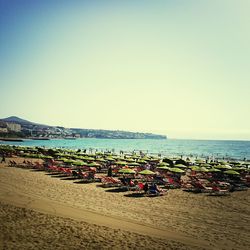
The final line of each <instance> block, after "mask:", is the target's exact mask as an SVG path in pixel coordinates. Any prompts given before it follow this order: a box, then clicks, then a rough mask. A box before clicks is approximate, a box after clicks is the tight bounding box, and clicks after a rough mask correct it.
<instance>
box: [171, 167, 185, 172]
mask: <svg viewBox="0 0 250 250" xmlns="http://www.w3.org/2000/svg"><path fill="white" fill-rule="evenodd" d="M169 171H171V172H174V173H184V172H185V171H184V170H182V169H180V168H170V169H169Z"/></svg>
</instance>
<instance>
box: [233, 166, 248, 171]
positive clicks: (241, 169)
mask: <svg viewBox="0 0 250 250" xmlns="http://www.w3.org/2000/svg"><path fill="white" fill-rule="evenodd" d="M232 170H235V171H243V170H247V168H244V167H233V168H232Z"/></svg>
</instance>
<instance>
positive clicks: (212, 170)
mask: <svg viewBox="0 0 250 250" xmlns="http://www.w3.org/2000/svg"><path fill="white" fill-rule="evenodd" d="M208 172H221V171H220V170H219V169H217V168H210V169H208Z"/></svg>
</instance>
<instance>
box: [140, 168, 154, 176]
mask: <svg viewBox="0 0 250 250" xmlns="http://www.w3.org/2000/svg"><path fill="white" fill-rule="evenodd" d="M139 174H142V175H153V174H155V172H153V171H151V170H148V169H145V170H142V171H141V172H139Z"/></svg>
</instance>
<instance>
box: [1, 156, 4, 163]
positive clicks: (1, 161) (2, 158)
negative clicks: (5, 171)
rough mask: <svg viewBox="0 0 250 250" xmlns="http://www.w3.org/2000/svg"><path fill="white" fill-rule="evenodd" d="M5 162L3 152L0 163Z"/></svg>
mask: <svg viewBox="0 0 250 250" xmlns="http://www.w3.org/2000/svg"><path fill="white" fill-rule="evenodd" d="M3 162H4V163H5V156H4V154H3V156H2V161H1V163H3Z"/></svg>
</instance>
